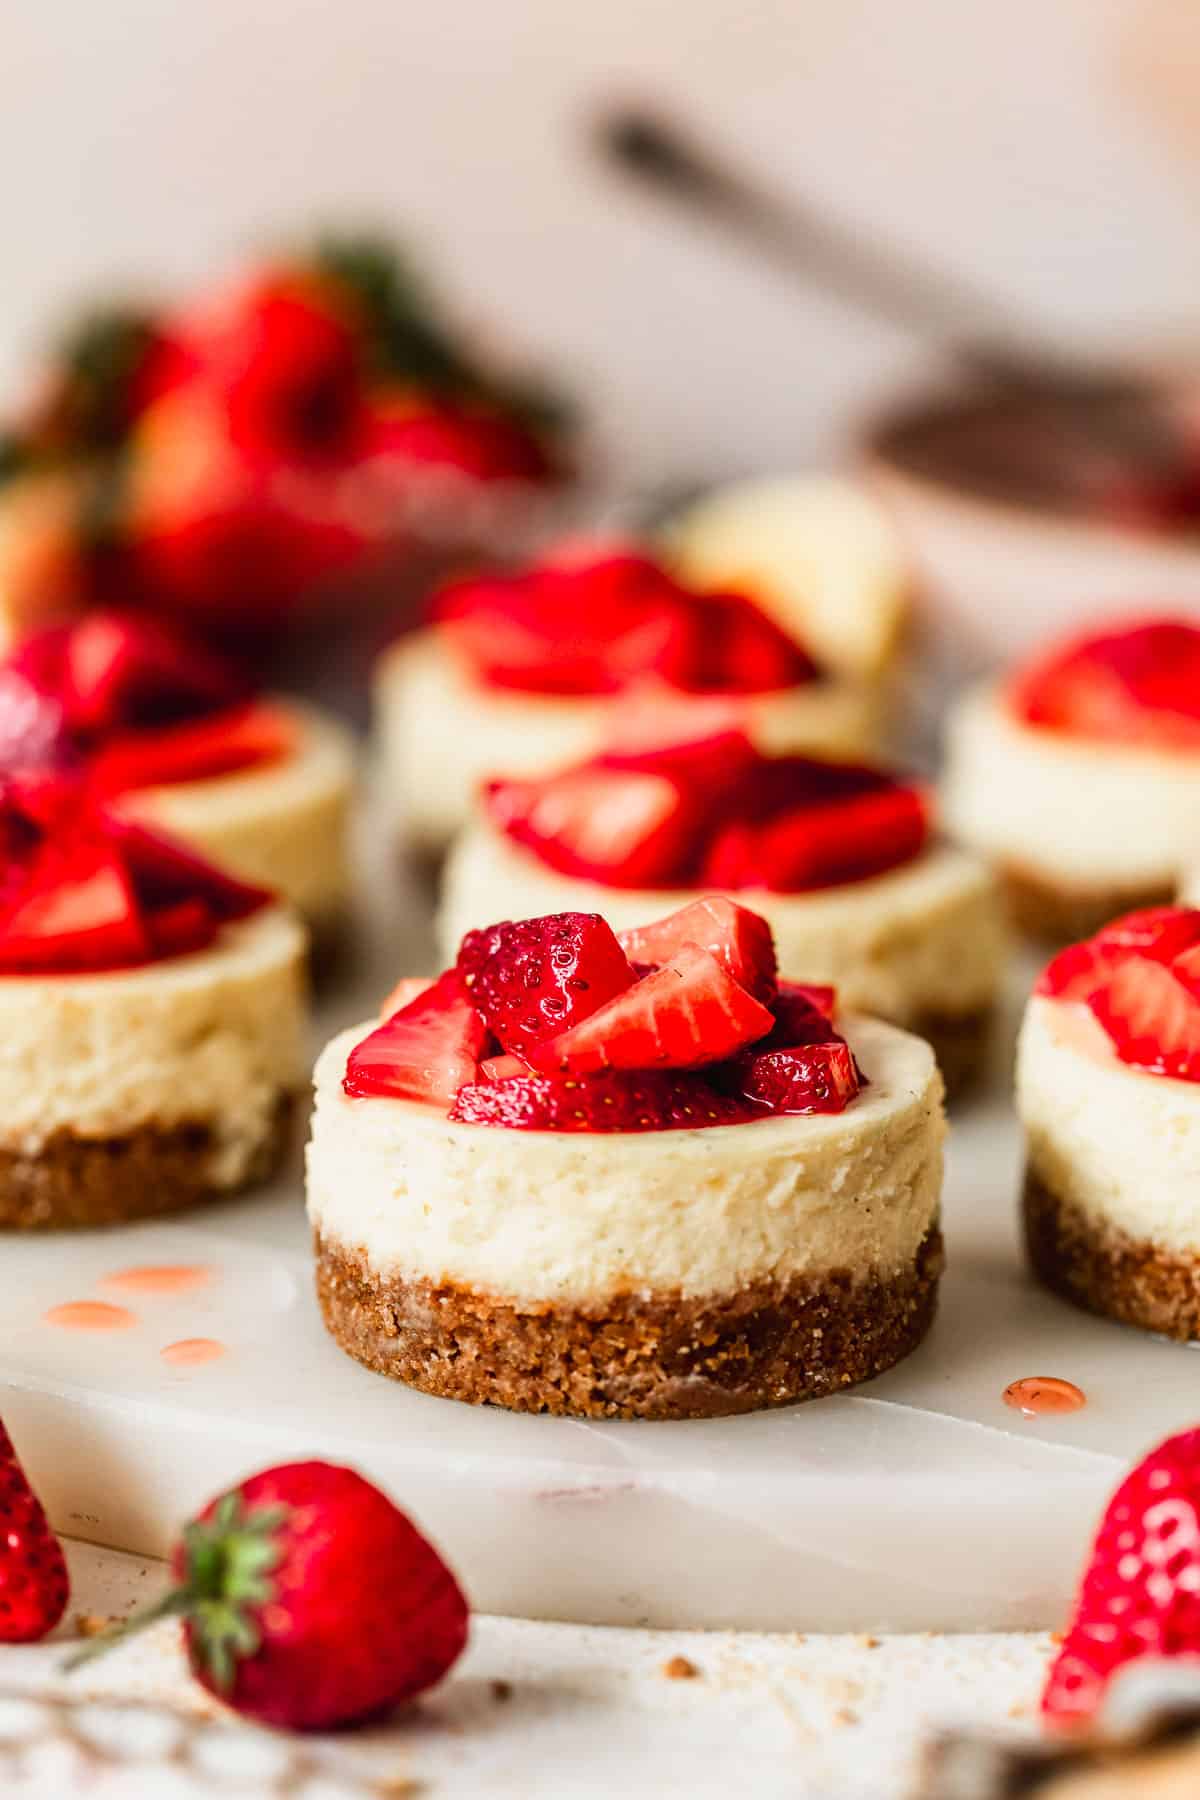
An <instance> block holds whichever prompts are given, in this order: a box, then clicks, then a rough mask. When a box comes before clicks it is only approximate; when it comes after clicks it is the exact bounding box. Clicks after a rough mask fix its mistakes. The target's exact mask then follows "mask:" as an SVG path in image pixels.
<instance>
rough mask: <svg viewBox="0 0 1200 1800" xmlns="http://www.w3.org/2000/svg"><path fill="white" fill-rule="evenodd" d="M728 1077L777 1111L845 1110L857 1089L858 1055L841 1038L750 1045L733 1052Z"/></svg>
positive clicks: (745, 1095)
mask: <svg viewBox="0 0 1200 1800" xmlns="http://www.w3.org/2000/svg"><path fill="white" fill-rule="evenodd" d="M724 1078H725V1079H726V1080H727V1081H728V1082H729V1083H730V1084H731V1085H732V1086H733V1088H734V1091H735V1092H737V1093H739V1094H740V1095H741V1096H742V1097H743V1098H744V1099H746V1100H752V1101H754V1102H755V1103H756V1104H757V1105H759V1106H765V1107H767V1108H768V1109H769V1111H771V1112H775V1113H840V1112H844V1111H845V1110H846V1108H847V1106H848V1105H849V1104H850V1102H851V1100H853V1099H854V1098H855V1096H856V1095H857V1093H858V1091H859V1081H858V1070H857V1068H856V1066H855V1062H854V1057H853V1056H852V1055H851V1052H850V1046H849V1045H848V1044H846V1043H844V1042H843V1041H842V1040H841V1039H840V1038H839V1039H837V1040H836V1041H835V1042H832V1043H801V1044H788V1045H783V1046H781V1047H780V1048H778V1049H770V1050H756V1051H751V1052H749V1053H748V1054H746V1055H744V1056H739V1057H737V1058H735V1060H734V1061H733V1062H732V1063H731V1065H730V1068H729V1071H728V1073H727V1074H726V1075H725V1077H724Z"/></svg>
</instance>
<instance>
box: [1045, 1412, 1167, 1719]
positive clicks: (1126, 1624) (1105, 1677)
mask: <svg viewBox="0 0 1200 1800" xmlns="http://www.w3.org/2000/svg"><path fill="white" fill-rule="evenodd" d="M1139 1656H1160V1657H1162V1656H1192V1657H1197V1658H1200V1428H1196V1429H1194V1430H1192V1431H1184V1432H1181V1433H1180V1434H1179V1436H1178V1437H1173V1438H1168V1439H1167V1441H1166V1442H1165V1443H1163V1444H1160V1445H1159V1446H1158V1448H1157V1449H1156V1450H1152V1451H1151V1452H1150V1454H1149V1456H1147V1457H1146V1458H1145V1459H1144V1461H1142V1462H1140V1463H1139V1464H1138V1466H1137V1468H1136V1469H1134V1471H1133V1473H1132V1474H1131V1475H1128V1476H1127V1477H1126V1478H1125V1480H1124V1481H1123V1482H1122V1483H1121V1486H1120V1487H1119V1488H1118V1489H1117V1491H1116V1493H1115V1494H1114V1495H1113V1497H1112V1499H1111V1501H1110V1502H1109V1506H1108V1511H1107V1512H1106V1513H1105V1515H1104V1518H1103V1521H1102V1522H1101V1525H1100V1530H1099V1532H1098V1533H1097V1535H1096V1541H1095V1543H1094V1544H1093V1546H1092V1556H1091V1561H1090V1562H1089V1564H1088V1567H1087V1570H1086V1572H1085V1574H1084V1577H1083V1582H1082V1585H1081V1586H1080V1590H1079V1597H1078V1599H1077V1601H1076V1604H1075V1616H1074V1618H1073V1620H1072V1622H1071V1627H1070V1629H1069V1631H1068V1632H1067V1635H1066V1637H1065V1638H1064V1640H1063V1643H1062V1647H1061V1649H1060V1650H1059V1652H1058V1655H1057V1657H1056V1658H1055V1660H1054V1663H1053V1664H1052V1666H1051V1669H1050V1673H1049V1676H1048V1678H1047V1681H1046V1687H1045V1691H1044V1693H1043V1695H1042V1711H1043V1712H1044V1713H1045V1714H1046V1716H1047V1717H1048V1718H1050V1719H1052V1720H1054V1721H1056V1722H1059V1723H1062V1724H1074V1723H1082V1722H1084V1721H1086V1720H1087V1719H1089V1718H1090V1717H1091V1715H1092V1714H1093V1713H1094V1712H1095V1711H1096V1709H1097V1707H1098V1706H1099V1704H1100V1701H1101V1699H1102V1698H1103V1695H1104V1690H1105V1688H1106V1687H1107V1685H1108V1682H1109V1680H1110V1679H1111V1677H1112V1676H1113V1675H1114V1674H1115V1673H1116V1672H1117V1670H1118V1669H1120V1668H1122V1667H1123V1666H1124V1664H1126V1663H1128V1662H1132V1661H1133V1660H1134V1659H1135V1658H1137V1657H1139Z"/></svg>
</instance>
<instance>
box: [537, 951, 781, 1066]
mask: <svg viewBox="0 0 1200 1800" xmlns="http://www.w3.org/2000/svg"><path fill="white" fill-rule="evenodd" d="M774 1023H775V1020H774V1015H773V1014H772V1013H771V1012H770V1011H769V1010H768V1009H767V1008H766V1007H765V1006H764V1005H763V1004H762V1002H761V1001H759V1000H756V999H755V998H754V996H753V994H749V993H747V992H746V990H745V988H743V987H741V986H740V985H739V983H738V982H736V981H735V980H734V978H733V976H732V975H730V974H729V972H728V971H727V969H726V968H725V967H724V965H723V964H722V963H720V962H718V960H717V958H716V957H715V956H714V955H713V954H712V951H711V950H702V949H700V948H699V946H698V945H693V944H685V945H684V946H683V948H682V949H681V950H679V951H678V952H677V954H676V955H675V956H674V957H673V958H672V960H671V961H670V962H668V963H666V964H664V965H663V967H662V968H659V969H655V970H654V972H653V973H652V974H650V975H643V976H642V977H641V979H640V980H639V981H637V982H635V983H634V985H633V986H632V987H631V988H628V989H627V990H626V991H625V993H623V994H619V995H618V996H617V998H616V999H615V1000H610V1001H609V1003H608V1005H607V1006H604V1007H601V1009H600V1011H599V1012H595V1013H593V1014H592V1015H591V1017H590V1018H587V1019H584V1020H583V1022H582V1023H581V1024H579V1025H575V1026H573V1027H572V1028H571V1030H569V1031H565V1032H563V1033H562V1034H561V1036H559V1037H555V1038H551V1039H550V1040H549V1041H548V1042H546V1043H542V1044H539V1045H538V1046H537V1047H536V1050H535V1051H534V1052H533V1053H532V1054H531V1056H530V1061H531V1062H533V1064H534V1065H535V1067H537V1068H540V1069H546V1070H554V1071H561V1072H563V1073H565V1074H569V1075H586V1074H589V1073H590V1072H592V1071H593V1070H595V1069H664V1068H675V1069H694V1068H699V1067H701V1066H702V1065H704V1064H705V1063H715V1062H722V1061H724V1059H725V1058H726V1057H729V1056H733V1055H734V1054H735V1053H736V1052H737V1051H738V1050H741V1049H743V1048H744V1047H745V1046H746V1045H747V1044H752V1043H754V1041H755V1039H756V1038H761V1037H765V1036H766V1034H767V1032H768V1031H770V1030H771V1028H772V1026H773V1025H774Z"/></svg>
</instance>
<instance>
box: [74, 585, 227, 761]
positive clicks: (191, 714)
mask: <svg viewBox="0 0 1200 1800" xmlns="http://www.w3.org/2000/svg"><path fill="white" fill-rule="evenodd" d="M61 639H62V669H61V678H60V686H59V693H60V696H61V699H62V703H63V707H64V710H65V712H66V716H67V718H68V719H69V720H70V723H71V728H72V730H73V731H75V732H76V733H79V734H89V735H90V734H94V733H97V732H106V731H112V730H116V729H128V728H133V727H138V726H152V725H163V724H175V723H177V722H178V721H180V720H181V719H188V718H196V717H199V716H202V715H204V714H206V713H211V712H218V711H223V710H225V709H227V708H228V707H230V706H232V705H234V704H236V703H237V702H238V701H239V700H241V699H242V698H243V693H244V686H245V684H244V682H243V681H242V679H241V677H240V676H239V674H238V673H237V671H236V670H235V669H234V668H232V667H231V666H230V665H229V664H227V663H225V662H223V661H222V660H221V659H219V658H218V657H216V656H214V655H213V654H212V653H211V652H210V651H209V650H207V649H205V648H204V647H203V646H202V645H200V644H198V643H195V642H193V641H192V640H190V639H189V638H186V637H184V636H182V635H180V634H179V633H178V632H175V631H169V630H167V628H166V627H165V626H162V625H159V624H158V623H156V622H155V621H154V620H153V619H148V618H144V617H142V616H140V615H137V614H133V613H124V612H117V611H96V612H92V613H88V614H87V615H85V617H84V618H82V619H80V620H79V622H78V623H77V624H74V625H71V626H69V627H67V628H65V629H64V630H63V631H62V634H61Z"/></svg>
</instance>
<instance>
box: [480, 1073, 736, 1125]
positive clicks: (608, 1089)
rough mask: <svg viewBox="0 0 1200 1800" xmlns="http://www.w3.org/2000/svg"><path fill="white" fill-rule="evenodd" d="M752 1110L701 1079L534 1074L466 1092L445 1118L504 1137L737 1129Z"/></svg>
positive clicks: (679, 1075)
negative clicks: (496, 1130) (495, 1128)
mask: <svg viewBox="0 0 1200 1800" xmlns="http://www.w3.org/2000/svg"><path fill="white" fill-rule="evenodd" d="M755 1111H756V1109H754V1108H751V1107H749V1106H746V1105H745V1104H744V1103H742V1102H740V1101H739V1100H737V1099H736V1098H735V1097H734V1096H733V1095H730V1094H723V1093H719V1092H718V1090H717V1089H716V1088H715V1087H714V1086H713V1085H712V1083H711V1082H709V1081H706V1080H705V1079H704V1077H703V1076H701V1075H693V1074H687V1073H680V1072H678V1071H665V1070H664V1071H657V1070H644V1069H639V1070H634V1069H607V1070H605V1071H604V1072H603V1073H601V1074H595V1075H589V1076H588V1077H587V1078H586V1079H585V1080H582V1081H572V1080H565V1079H561V1078H556V1077H554V1076H550V1075H533V1076H524V1077H520V1078H518V1079H516V1080H510V1081H501V1082H497V1083H493V1084H491V1085H487V1084H480V1085H475V1086H472V1087H465V1088H463V1089H462V1090H461V1091H460V1093H459V1095H458V1098H457V1100H456V1101H455V1103H454V1106H453V1108H452V1109H451V1113H450V1117H451V1118H452V1119H456V1120H459V1121H461V1122H462V1123H463V1124H467V1125H500V1126H504V1127H506V1128H507V1129H508V1130H510V1131H682V1130H685V1129H688V1128H691V1129H693V1130H694V1129H696V1128H698V1127H701V1126H708V1125H737V1124H741V1123H743V1122H744V1121H745V1120H747V1119H750V1118H752V1117H754V1116H755Z"/></svg>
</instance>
